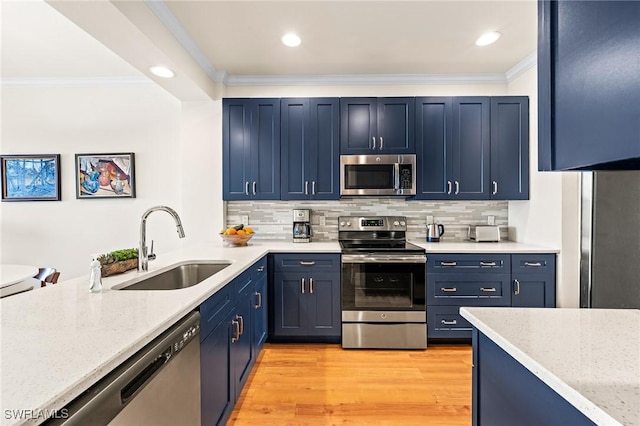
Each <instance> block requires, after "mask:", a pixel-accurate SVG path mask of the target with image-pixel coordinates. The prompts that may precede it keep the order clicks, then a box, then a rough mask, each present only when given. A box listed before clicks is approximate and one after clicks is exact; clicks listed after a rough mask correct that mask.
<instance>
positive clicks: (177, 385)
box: [46, 312, 200, 426]
mask: <svg viewBox="0 0 640 426" xmlns="http://www.w3.org/2000/svg"><path fill="white" fill-rule="evenodd" d="M199 335H200V314H199V313H198V312H193V313H191V314H189V315H187V316H186V317H184V318H183V319H181V320H180V321H178V323H176V324H175V325H174V326H172V327H171V328H170V329H169V330H167V331H166V332H164V333H163V334H162V335H160V336H158V337H157V338H156V339H154V340H153V341H152V342H151V343H149V344H148V345H147V346H145V347H144V348H142V349H141V350H140V351H138V352H137V353H136V354H135V355H133V356H132V357H131V358H129V359H128V360H127V361H125V362H124V363H123V364H121V365H120V366H119V367H117V368H116V369H115V370H113V371H112V372H111V373H109V374H108V375H107V376H106V377H104V378H103V379H101V380H100V381H99V382H98V383H96V384H95V385H94V386H92V387H91V388H89V389H88V390H87V391H85V392H84V393H83V394H82V395H80V396H79V397H78V398H76V399H75V400H74V401H72V402H71V403H70V404H69V405H67V406H66V407H65V408H66V413H65V411H61V413H64V416H65V417H67V418H66V419H57V420H55V421H50V422H47V423H46V424H47V425H53V424H56V425H57V424H63V425H106V424H108V425H123V426H132V425H136V426H141V425H150V426H151V425H153V426H158V425H167V426H175V425H184V426H188V425H194V426H196V425H197V426H200V339H199ZM57 417H61V416H57Z"/></svg>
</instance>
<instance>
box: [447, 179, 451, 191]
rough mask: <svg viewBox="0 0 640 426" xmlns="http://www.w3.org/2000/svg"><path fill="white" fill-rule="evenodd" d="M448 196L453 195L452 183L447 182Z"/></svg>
mask: <svg viewBox="0 0 640 426" xmlns="http://www.w3.org/2000/svg"><path fill="white" fill-rule="evenodd" d="M447 194H451V181H450V180H448V181H447Z"/></svg>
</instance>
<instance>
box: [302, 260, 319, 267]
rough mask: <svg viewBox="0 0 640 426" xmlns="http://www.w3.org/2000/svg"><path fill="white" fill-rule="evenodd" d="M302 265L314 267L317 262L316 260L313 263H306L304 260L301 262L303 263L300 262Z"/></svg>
mask: <svg viewBox="0 0 640 426" xmlns="http://www.w3.org/2000/svg"><path fill="white" fill-rule="evenodd" d="M300 264H301V265H305V266H312V265H315V264H316V261H315V260H312V261H311V262H305V261H304V260H301V261H300Z"/></svg>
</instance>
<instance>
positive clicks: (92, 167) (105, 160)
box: [76, 152, 136, 199]
mask: <svg viewBox="0 0 640 426" xmlns="http://www.w3.org/2000/svg"><path fill="white" fill-rule="evenodd" d="M135 197H136V187H135V178H134V154H133V152H129V153H120V154H76V198H79V199H83V198H135Z"/></svg>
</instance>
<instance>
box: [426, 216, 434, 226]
mask: <svg viewBox="0 0 640 426" xmlns="http://www.w3.org/2000/svg"><path fill="white" fill-rule="evenodd" d="M430 223H433V216H427V225H428V224H430Z"/></svg>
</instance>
